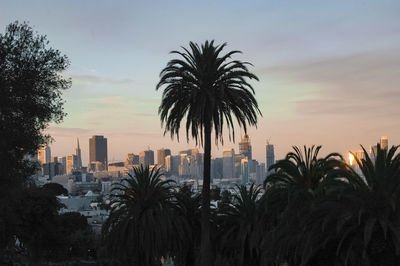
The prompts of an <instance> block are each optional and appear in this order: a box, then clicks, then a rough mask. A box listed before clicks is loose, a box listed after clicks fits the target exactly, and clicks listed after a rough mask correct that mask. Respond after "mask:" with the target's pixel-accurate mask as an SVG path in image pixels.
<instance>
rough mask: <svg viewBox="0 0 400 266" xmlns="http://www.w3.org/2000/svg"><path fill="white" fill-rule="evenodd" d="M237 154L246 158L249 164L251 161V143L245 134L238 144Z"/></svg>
mask: <svg viewBox="0 0 400 266" xmlns="http://www.w3.org/2000/svg"><path fill="white" fill-rule="evenodd" d="M239 153H240V154H243V155H244V156H245V157H247V159H248V161H249V162H250V161H251V160H252V159H253V158H252V155H251V142H250V138H249V135H247V134H246V135H244V137H243V138H242V140H241V141H240V142H239Z"/></svg>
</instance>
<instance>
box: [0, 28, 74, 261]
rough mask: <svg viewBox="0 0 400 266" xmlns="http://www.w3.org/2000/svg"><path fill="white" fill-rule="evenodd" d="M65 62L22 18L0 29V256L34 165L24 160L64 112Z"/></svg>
mask: <svg viewBox="0 0 400 266" xmlns="http://www.w3.org/2000/svg"><path fill="white" fill-rule="evenodd" d="M68 64H69V62H68V59H67V58H66V56H64V55H62V54H61V53H60V52H59V51H58V50H55V49H53V48H50V47H48V41H47V39H46V37H45V36H40V35H37V34H36V33H34V32H33V30H32V28H31V27H30V26H29V25H27V24H26V23H22V24H20V23H18V22H15V23H12V24H10V25H9V26H7V28H6V32H5V33H4V34H0V161H1V164H0V257H1V253H2V251H3V249H4V248H5V246H6V245H7V244H9V243H10V241H11V240H12V235H14V234H15V230H16V227H15V226H14V225H15V224H17V220H16V214H15V213H14V210H15V208H14V206H15V205H14V204H17V205H19V204H21V201H20V199H18V197H19V196H21V191H22V188H23V186H24V184H25V181H26V179H27V177H29V176H30V175H31V174H33V173H34V171H35V169H36V166H37V165H36V164H35V163H32V162H31V161H29V160H27V158H26V157H25V156H26V155H34V153H35V152H36V150H37V149H38V148H39V146H40V145H43V144H45V143H46V142H47V141H48V140H49V136H47V135H43V130H44V129H45V128H47V126H48V124H49V123H50V122H52V121H54V122H59V121H61V120H62V118H63V117H64V115H65V113H64V112H63V109H62V104H63V101H62V99H61V94H62V91H63V90H64V89H67V88H69V86H70V81H69V80H68V79H65V78H64V77H63V76H61V75H60V72H61V71H63V70H65V69H66V68H67V66H68Z"/></svg>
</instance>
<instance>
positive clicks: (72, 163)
mask: <svg viewBox="0 0 400 266" xmlns="http://www.w3.org/2000/svg"><path fill="white" fill-rule="evenodd" d="M77 165H78V156H76V155H75V154H71V155H67V165H66V173H67V175H68V174H71V173H72V170H76V169H78V168H77Z"/></svg>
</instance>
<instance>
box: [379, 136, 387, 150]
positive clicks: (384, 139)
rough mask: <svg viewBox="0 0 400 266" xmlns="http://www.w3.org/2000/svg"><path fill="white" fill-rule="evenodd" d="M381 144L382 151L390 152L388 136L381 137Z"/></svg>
mask: <svg viewBox="0 0 400 266" xmlns="http://www.w3.org/2000/svg"><path fill="white" fill-rule="evenodd" d="M380 144H381V149H382V150H388V148H389V140H388V137H387V136H381V139H380Z"/></svg>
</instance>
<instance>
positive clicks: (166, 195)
mask: <svg viewBox="0 0 400 266" xmlns="http://www.w3.org/2000/svg"><path fill="white" fill-rule="evenodd" d="M160 177H161V173H160V171H159V169H157V170H156V169H155V168H153V169H152V170H149V167H143V166H141V167H140V168H134V174H133V175H130V176H129V177H128V178H124V179H122V181H121V182H120V183H117V184H115V185H114V187H113V189H112V193H113V195H112V200H111V204H110V205H111V213H110V217H109V218H108V219H107V221H106V222H105V224H104V226H103V240H104V244H105V249H104V250H105V252H107V253H108V254H109V255H110V256H111V258H112V259H114V261H113V263H114V264H116V263H119V264H120V265H130V264H134V265H144V266H147V265H149V266H150V265H159V264H160V260H161V257H163V256H164V257H167V256H168V255H170V254H169V252H170V250H171V249H172V242H173V241H174V238H183V236H182V235H183V231H182V230H183V228H182V227H181V226H179V225H177V222H178V221H176V220H174V215H173V208H174V206H173V197H174V194H173V191H172V186H171V182H172V181H171V180H166V181H163V180H161V179H160Z"/></svg>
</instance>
